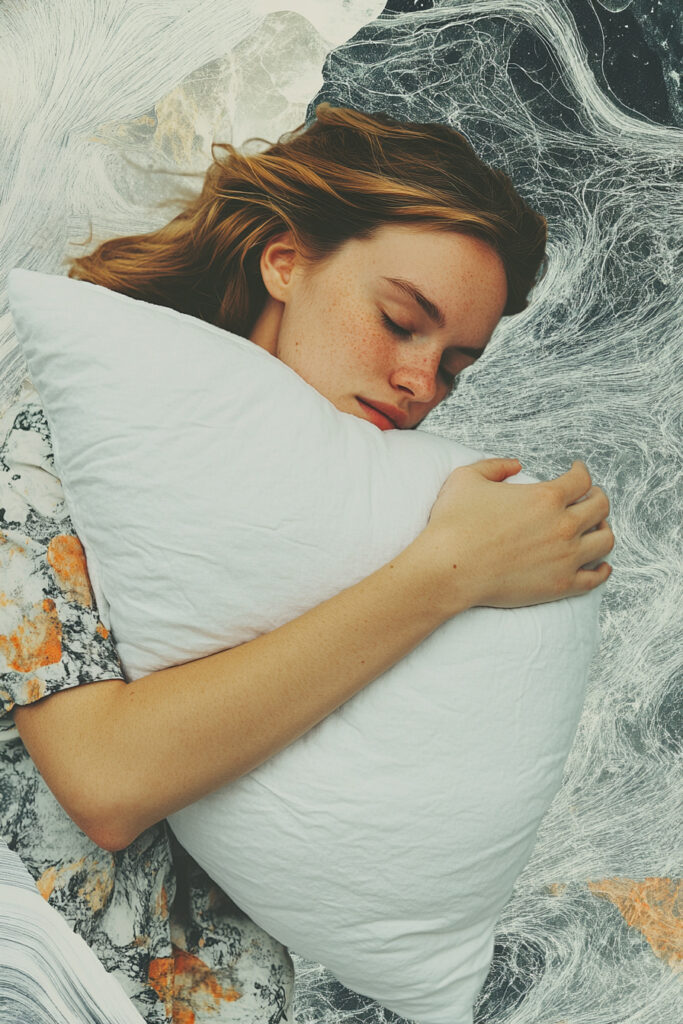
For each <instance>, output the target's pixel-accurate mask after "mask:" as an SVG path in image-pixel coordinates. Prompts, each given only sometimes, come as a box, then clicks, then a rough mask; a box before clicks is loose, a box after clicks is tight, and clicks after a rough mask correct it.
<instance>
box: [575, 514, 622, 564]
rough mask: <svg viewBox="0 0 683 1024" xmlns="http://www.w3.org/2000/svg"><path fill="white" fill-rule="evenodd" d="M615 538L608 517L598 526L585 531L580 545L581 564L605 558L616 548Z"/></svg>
mask: <svg viewBox="0 0 683 1024" xmlns="http://www.w3.org/2000/svg"><path fill="white" fill-rule="evenodd" d="M614 544H615V538H614V533H613V532H612V528H611V527H610V525H609V523H608V522H607V520H606V519H603V520H602V522H601V523H599V524H598V525H597V526H596V527H594V528H593V529H591V530H589V531H588V532H587V533H584V535H583V537H582V538H581V545H580V547H579V551H580V557H581V563H580V564H581V565H582V566H584V567H585V566H587V565H588V563H590V562H595V561H596V560H597V559H599V558H604V557H605V555H608V554H609V553H610V551H613V550H614Z"/></svg>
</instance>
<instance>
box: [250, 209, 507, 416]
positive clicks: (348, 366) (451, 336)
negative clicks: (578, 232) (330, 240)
mask: <svg viewBox="0 0 683 1024" xmlns="http://www.w3.org/2000/svg"><path fill="white" fill-rule="evenodd" d="M260 267H261V273H262V276H263V282H264V285H265V287H266V289H267V292H268V297H267V299H266V302H265V304H264V307H263V310H262V312H261V313H260V315H259V317H258V319H257V321H256V323H255V324H254V327H253V329H252V331H251V334H250V336H249V337H250V340H251V341H253V342H255V344H257V345H260V346H261V347H262V348H264V349H265V350H266V351H267V352H270V354H271V355H274V356H276V357H277V358H278V359H281V360H282V361H283V362H284V363H286V364H287V365H288V366H290V367H291V368H292V369H293V370H295V371H296V372H297V373H298V374H299V375H300V376H301V377H303V379H304V380H305V381H307V382H308V383H309V384H311V385H312V386H313V387H314V388H316V390H317V391H319V392H320V393H321V394H322V395H323V396H324V397H325V398H327V399H328V400H329V401H330V402H332V403H333V404H334V405H335V406H336V408H337V409H339V410H340V411H341V412H346V413H350V414H351V415H353V416H358V417H360V418H363V419H369V420H370V421H371V422H372V421H373V414H372V412H371V411H370V410H368V408H367V406H363V405H361V404H360V402H359V401H358V397H359V396H360V397H361V398H364V399H366V400H367V401H369V402H371V403H372V402H383V403H386V404H387V405H390V406H394V407H396V408H398V409H399V410H400V412H402V413H404V420H403V422H402V423H401V427H402V428H403V429H412V428H414V427H416V426H417V425H418V424H419V423H420V422H421V421H422V420H423V419H424V418H425V416H427V414H428V413H429V412H431V410H432V409H433V408H434V407H435V406H436V405H438V404H439V402H441V401H443V399H444V398H446V397H447V395H448V394H449V393H450V391H451V390H452V386H453V380H454V379H455V377H456V376H457V374H458V373H460V372H461V371H462V370H464V369H465V368H466V367H467V366H470V365H471V364H472V363H473V362H474V361H475V359H476V358H478V357H479V355H480V354H481V353H483V351H484V350H485V348H486V345H487V344H488V342H489V340H490V338H491V335H492V333H493V331H494V328H495V327H496V325H497V324H498V322H499V320H500V318H501V315H502V312H503V309H504V308H505V303H506V299H507V281H506V277H505V269H504V265H503V262H502V260H501V258H500V256H499V255H498V254H497V253H496V252H495V250H494V249H493V248H492V247H491V246H489V245H488V244H487V243H486V242H484V241H482V240H481V239H478V238H473V237H471V236H467V235H461V234H457V233H455V232H450V231H448V232H446V231H437V230H435V229H433V228H430V227H423V226H415V225H403V224H385V225H382V226H381V227H380V228H378V229H377V231H376V232H375V233H374V234H373V236H372V237H371V238H369V239H356V238H352V239H350V240H349V241H347V242H346V243H345V244H344V245H343V246H342V247H341V248H340V249H339V250H338V251H337V252H336V253H334V255H332V256H331V257H329V258H328V259H326V260H324V261H322V262H321V263H318V264H316V265H315V266H310V265H307V264H306V263H305V262H304V261H303V260H302V259H301V258H300V257H299V255H298V254H297V251H296V249H295V246H294V242H293V238H292V235H291V233H290V232H285V233H283V234H281V235H278V236H277V237H276V238H273V239H271V240H270V242H268V243H267V244H266V245H265V247H264V249H263V252H262V254H261V262H260ZM385 277H395V278H402V279H404V280H407V281H410V282H412V283H413V284H414V285H416V286H417V287H418V288H419V289H420V290H421V291H422V292H423V293H424V295H425V296H426V297H427V298H428V299H429V300H431V302H432V303H434V304H436V305H437V306H438V307H440V309H441V310H442V312H443V314H444V322H443V325H439V324H437V323H435V322H433V321H432V319H430V317H429V316H428V315H427V313H426V312H425V311H424V310H423V309H422V307H421V306H420V305H419V303H417V302H416V301H415V300H414V299H413V298H410V297H409V296H408V295H406V294H404V292H402V291H401V289H399V288H397V287H395V286H394V285H392V284H390V283H388V282H387V281H384V280H382V279H383V278H385ZM383 314H385V315H386V316H388V317H389V318H390V319H391V320H392V321H393V322H394V323H395V324H397V325H398V326H399V327H401V328H404V329H405V330H407V331H409V332H410V333H409V334H406V335H404V336H401V335H398V334H397V333H395V332H394V331H393V330H392V328H391V327H390V326H389V325H388V324H386V323H385V322H384V321H383V318H382V315H383ZM464 347H467V348H471V349H475V350H476V353H474V354H473V353H465V352H463V351H462V349H463V348H464ZM398 418H399V419H400V417H398ZM374 421H375V425H378V426H379V425H380V423H381V422H382V421H381V420H380V421H377V417H376V416H375V417H374ZM380 429H392V426H391V425H390V424H388V423H387V422H386V421H385V422H383V424H382V425H381V427H380Z"/></svg>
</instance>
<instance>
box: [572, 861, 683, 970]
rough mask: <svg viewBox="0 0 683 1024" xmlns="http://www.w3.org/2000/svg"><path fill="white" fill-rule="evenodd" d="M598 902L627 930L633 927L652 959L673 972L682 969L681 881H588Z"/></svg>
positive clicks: (656, 879)
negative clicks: (609, 907) (615, 912)
mask: <svg viewBox="0 0 683 1024" xmlns="http://www.w3.org/2000/svg"><path fill="white" fill-rule="evenodd" d="M588 888H589V889H590V891H591V892H592V893H593V894H594V895H595V896H597V897H598V898H599V899H604V900H609V902H610V903H613V904H614V906H616V907H617V909H618V910H619V911H620V913H621V914H622V916H623V918H624V920H625V921H626V924H627V925H628V926H629V927H630V928H637V929H638V931H639V932H640V933H641V934H642V935H643V936H644V937H645V939H646V940H647V941H648V942H649V944H650V946H651V947H652V951H653V952H654V954H655V956H658V957H659V958H660V960H664V961H665V963H668V965H669V967H671V968H673V969H674V970H675V971H676V973H679V972H681V971H682V970H683V921H682V919H683V879H680V878H679V879H673V878H645V879H643V881H642V882H635V881H633V880H632V879H630V878H606V879H603V880H602V881H600V882H588Z"/></svg>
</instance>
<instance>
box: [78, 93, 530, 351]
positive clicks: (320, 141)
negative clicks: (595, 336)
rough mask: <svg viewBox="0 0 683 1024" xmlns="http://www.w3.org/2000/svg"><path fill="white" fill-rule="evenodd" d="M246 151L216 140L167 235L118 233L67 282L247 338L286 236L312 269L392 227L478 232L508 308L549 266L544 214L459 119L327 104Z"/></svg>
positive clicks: (521, 304) (524, 301) (515, 306)
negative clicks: (405, 117)
mask: <svg viewBox="0 0 683 1024" xmlns="http://www.w3.org/2000/svg"><path fill="white" fill-rule="evenodd" d="M253 141H257V142H266V143H267V140H265V139H256V140H254V139H250V140H248V142H253ZM246 147H247V143H245V146H243V147H242V151H240V150H238V149H237V148H235V147H234V146H232V145H230V144H229V143H217V142H214V143H213V144H212V147H211V155H212V158H213V160H212V163H211V165H210V166H209V169H208V170H207V172H206V174H205V177H204V182H203V186H202V189H201V193H200V194H199V196H197V197H193V198H192V199H190V200H187V201H183V202H184V206H183V208H182V210H181V212H180V213H179V214H178V215H177V216H176V217H174V218H173V219H172V220H171V221H169V222H168V223H167V224H165V225H164V226H163V227H161V228H158V229H157V230H156V231H150V232H149V233H146V234H137V235H126V236H123V237H120V238H112V239H110V240H108V241H105V242H103V243H101V244H100V245H98V247H97V248H96V249H95V250H94V251H93V252H92V253H91V254H90V255H87V256H81V257H76V258H72V259H71V260H67V261H65V262H66V263H67V264H68V265H69V266H70V270H69V275H68V276H69V277H72V278H78V279H80V280H84V281H90V282H92V283H94V284H99V285H103V286H104V287H106V288H111V289H112V290H113V291H117V292H122V293H124V294H125V295H129V296H131V297H132V298H137V299H143V300H144V301H146V302H152V303H157V304H158V305H162V306H170V307H172V308H173V309H176V310H178V311H180V312H181V313H188V314H189V315H190V316H195V317H199V318H200V319H202V320H206V321H208V322H209V323H211V324H215V325H216V326H218V327H222V328H224V329H225V330H228V331H232V332H234V333H235V334H239V335H241V336H243V337H248V336H249V333H250V331H251V328H252V326H253V325H254V323H255V322H256V320H257V318H258V316H259V314H260V312H261V311H262V309H263V305H264V303H265V300H266V298H267V294H268V293H267V291H266V288H265V285H264V284H263V280H262V278H261V272H260V266H259V261H260V256H261V252H262V250H263V248H264V246H265V245H266V243H267V242H268V241H269V240H270V239H271V238H273V237H274V236H276V235H279V234H281V233H283V232H286V231H290V232H291V233H292V236H293V240H294V243H295V245H296V248H297V251H298V252H299V254H300V256H301V258H302V260H303V261H304V262H306V263H310V265H312V266H313V265H315V264H319V263H320V261H322V260H324V259H326V258H327V257H329V256H332V255H333V254H334V253H335V252H336V251H337V250H338V249H339V248H340V247H341V246H342V245H344V243H345V242H346V241H348V240H349V239H351V238H356V239H364V238H369V237H370V236H371V235H372V233H373V232H374V231H375V230H376V229H377V228H379V227H380V226H382V225H384V224H415V225H422V226H430V227H432V228H433V229H435V230H439V231H453V232H458V233H461V234H465V235H473V236H475V237H478V238H480V239H483V240H484V241H486V242H488V243H489V244H490V245H491V246H492V247H493V248H494V249H495V250H496V251H497V252H498V254H499V255H500V257H501V259H502V262H503V264H504V266H505V271H506V275H507V284H508V295H507V302H506V305H505V309H504V310H503V316H510V315H512V314H514V313H519V312H521V311H522V310H524V309H526V307H527V306H528V298H527V296H528V293H529V291H530V290H531V288H532V287H533V285H534V284H535V283H536V282H537V281H538V280H539V279H540V276H542V273H545V270H546V267H547V257H546V255H545V245H546V239H547V222H546V219H545V217H542V216H541V215H540V214H538V213H536V212H535V211H534V210H532V209H531V207H530V206H528V205H527V203H526V202H525V201H524V199H522V198H521V196H520V195H519V194H518V193H517V192H516V190H515V188H514V186H513V184H512V182H511V180H510V178H509V177H508V176H507V175H506V174H505V173H504V172H503V171H500V170H496V169H494V168H492V167H489V166H488V164H485V163H484V162H483V161H482V160H481V159H480V158H479V157H478V156H477V155H476V153H475V152H474V150H473V148H472V146H471V145H470V143H469V142H468V141H467V139H466V138H465V137H464V136H463V135H461V134H460V133H459V132H457V131H455V130H454V129H453V128H450V127H448V126H447V125H443V124H420V123H414V122H410V121H397V120H394V119H393V118H391V117H389V116H387V115H386V114H383V113H375V114H368V113H363V112H361V111H358V110H354V109H352V108H349V107H333V106H331V105H330V104H329V103H320V104H319V105H318V107H317V108H316V120H315V121H313V122H311V124H310V125H309V127H308V128H306V127H305V125H303V124H302V125H300V126H299V127H298V128H295V129H294V130H293V131H291V132H285V133H284V135H282V136H281V137H280V139H279V140H278V142H276V143H275V144H273V145H269V147H268V148H267V149H265V150H263V151H262V152H257V153H252V154H247V152H246V151H245V150H246ZM216 150H224V151H225V153H223V154H220V155H219V156H218V157H217V156H216V153H215V151H216Z"/></svg>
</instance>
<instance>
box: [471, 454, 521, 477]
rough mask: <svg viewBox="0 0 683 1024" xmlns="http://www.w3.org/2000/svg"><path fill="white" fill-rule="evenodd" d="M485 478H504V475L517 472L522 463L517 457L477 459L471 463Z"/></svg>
mask: <svg viewBox="0 0 683 1024" xmlns="http://www.w3.org/2000/svg"><path fill="white" fill-rule="evenodd" d="M472 468H473V469H476V470H478V471H479V472H480V473H481V475H482V476H483V477H486V479H487V480H505V478H506V477H508V476H512V475H513V474H514V473H519V471H520V469H521V468H522V464H521V462H520V461H519V459H479V461H478V462H473V463H472Z"/></svg>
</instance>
